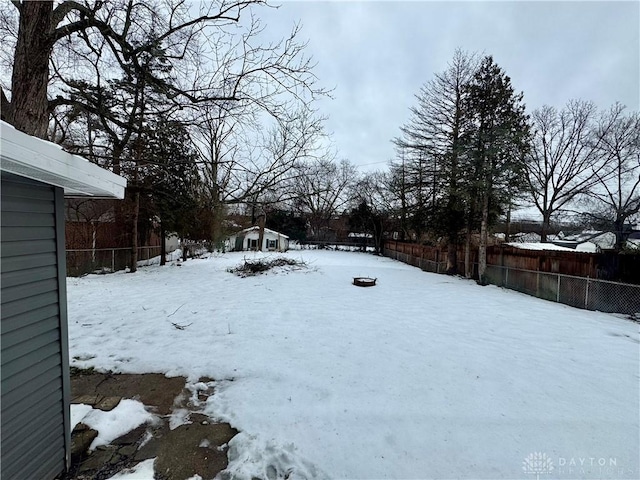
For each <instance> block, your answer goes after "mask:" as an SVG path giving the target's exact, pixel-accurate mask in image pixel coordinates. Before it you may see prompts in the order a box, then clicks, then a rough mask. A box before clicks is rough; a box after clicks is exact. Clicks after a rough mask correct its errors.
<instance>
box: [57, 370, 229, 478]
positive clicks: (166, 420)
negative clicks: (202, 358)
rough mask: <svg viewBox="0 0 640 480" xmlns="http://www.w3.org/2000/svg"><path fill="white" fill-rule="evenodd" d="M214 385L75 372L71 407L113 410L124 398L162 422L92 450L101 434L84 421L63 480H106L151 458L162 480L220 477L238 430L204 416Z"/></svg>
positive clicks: (148, 376)
mask: <svg viewBox="0 0 640 480" xmlns="http://www.w3.org/2000/svg"><path fill="white" fill-rule="evenodd" d="M213 384H214V381H213V380H212V379H209V378H202V379H200V381H199V382H197V383H196V384H187V383H186V379H185V378H184V377H172V378H168V377H165V376H164V375H161V374H141V375H132V374H112V373H97V372H94V371H92V370H75V369H74V371H73V372H72V376H71V399H72V400H71V403H72V404H80V403H82V404H86V405H90V406H91V407H92V408H94V409H99V410H103V411H111V410H113V409H114V408H116V407H117V405H118V404H119V402H120V401H121V400H122V399H124V398H126V399H134V400H138V401H140V402H142V403H143V404H144V405H145V409H147V410H148V411H149V412H152V413H153V414H154V415H155V416H156V417H157V418H158V421H157V422H152V423H145V424H143V425H140V426H139V427H137V428H135V429H133V430H131V431H129V432H128V433H126V434H124V435H122V436H121V437H119V438H117V439H115V440H113V441H112V442H110V444H109V445H104V446H99V447H97V448H96V449H95V450H93V451H89V450H88V449H89V446H90V445H91V441H92V440H93V439H94V438H95V436H96V433H97V432H95V430H91V429H90V428H89V427H87V426H86V425H84V424H83V423H79V424H78V425H77V426H76V428H75V429H74V431H73V432H72V446H73V453H72V459H71V468H70V470H69V471H68V472H67V473H66V474H65V475H63V476H61V477H59V480H89V479H92V480H105V479H108V478H111V477H112V476H113V475H115V474H116V473H118V472H120V471H123V470H125V469H129V468H131V467H133V466H135V465H136V464H138V463H139V462H142V461H144V460H148V459H152V458H155V459H156V460H155V462H154V470H155V478H156V479H158V480H183V479H186V478H191V477H194V476H196V475H199V476H200V477H202V478H213V477H215V476H216V475H217V474H218V473H219V472H221V471H223V470H224V469H226V468H227V465H228V459H227V446H228V443H229V441H230V440H231V439H232V438H233V437H234V436H235V435H236V434H237V433H238V431H237V430H235V429H234V428H232V427H231V426H230V425H229V424H227V423H215V422H214V421H212V419H210V418H209V417H207V416H205V415H203V414H202V412H201V408H202V407H203V406H204V403H205V402H206V400H207V398H208V396H209V395H212V394H213V393H214V392H213ZM195 478H197V477H195Z"/></svg>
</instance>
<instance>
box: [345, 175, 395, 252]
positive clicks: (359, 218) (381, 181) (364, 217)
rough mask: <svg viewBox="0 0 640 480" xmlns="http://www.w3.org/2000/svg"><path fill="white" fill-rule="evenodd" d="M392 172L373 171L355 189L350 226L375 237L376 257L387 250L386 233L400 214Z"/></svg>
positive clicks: (364, 176)
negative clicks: (393, 186) (383, 250)
mask: <svg viewBox="0 0 640 480" xmlns="http://www.w3.org/2000/svg"><path fill="white" fill-rule="evenodd" d="M390 182H391V178H390V175H389V173H388V172H380V171H376V172H371V173H367V174H366V175H363V176H362V177H361V178H359V179H358V181H357V182H356V184H355V185H354V186H353V191H352V194H351V201H352V202H353V203H352V206H353V208H352V209H351V213H350V218H349V223H350V225H351V228H354V229H360V232H361V233H362V232H364V233H369V234H371V235H372V236H373V241H374V249H375V253H376V254H381V253H382V249H383V247H384V233H385V231H386V230H387V229H388V228H389V226H390V224H391V219H392V217H393V216H394V215H395V214H396V213H397V211H398V204H397V198H395V196H394V195H393V193H392V189H391V188H390V185H389V184H390Z"/></svg>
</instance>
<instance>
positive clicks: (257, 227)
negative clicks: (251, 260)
mask: <svg viewBox="0 0 640 480" xmlns="http://www.w3.org/2000/svg"><path fill="white" fill-rule="evenodd" d="M258 229H260V227H259V226H257V225H254V226H253V227H249V228H245V229H243V230H240V231H239V232H236V233H233V234H231V235H230V236H234V235H237V234H239V233H242V232H249V231H251V230H258ZM264 231H265V232H269V233H275V234H276V235H279V236H281V237H284V238H289V236H288V235H285V234H284V233H280V232H276V231H275V230H271V229H270V228H266V227H265V229H264Z"/></svg>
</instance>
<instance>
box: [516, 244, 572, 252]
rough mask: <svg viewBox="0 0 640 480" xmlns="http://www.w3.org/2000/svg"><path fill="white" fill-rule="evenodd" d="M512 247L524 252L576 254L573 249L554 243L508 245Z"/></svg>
mask: <svg viewBox="0 0 640 480" xmlns="http://www.w3.org/2000/svg"><path fill="white" fill-rule="evenodd" d="M507 245H509V246H510V247H516V248H521V249H523V250H558V251H561V252H574V251H575V250H574V249H572V248H567V247H561V246H560V245H554V244H553V243H534V242H526V243H524V242H523V243H521V242H511V243H507Z"/></svg>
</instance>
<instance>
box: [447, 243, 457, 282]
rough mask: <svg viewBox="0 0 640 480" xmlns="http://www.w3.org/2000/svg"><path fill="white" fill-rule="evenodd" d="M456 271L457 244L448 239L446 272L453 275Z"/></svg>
mask: <svg viewBox="0 0 640 480" xmlns="http://www.w3.org/2000/svg"><path fill="white" fill-rule="evenodd" d="M457 271H458V244H457V243H456V242H455V241H453V240H452V239H451V238H450V239H449V242H448V245H447V274H449V275H455V274H456V272H457Z"/></svg>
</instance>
